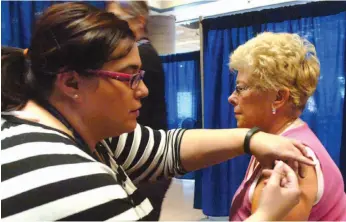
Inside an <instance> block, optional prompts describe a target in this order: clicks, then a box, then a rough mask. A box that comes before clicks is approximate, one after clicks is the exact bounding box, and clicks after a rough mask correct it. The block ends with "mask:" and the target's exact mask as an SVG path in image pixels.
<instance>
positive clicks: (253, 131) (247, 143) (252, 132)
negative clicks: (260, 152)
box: [244, 127, 261, 155]
mask: <svg viewBox="0 0 346 222" xmlns="http://www.w3.org/2000/svg"><path fill="white" fill-rule="evenodd" d="M260 130H261V129H260V128H258V127H254V128H252V129H250V130H249V131H248V132H247V133H246V136H245V139H244V152H245V153H247V154H250V155H251V151H250V139H251V137H252V136H253V135H255V134H256V133H258V132H259V131H260Z"/></svg>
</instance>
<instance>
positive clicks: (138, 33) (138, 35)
mask: <svg viewBox="0 0 346 222" xmlns="http://www.w3.org/2000/svg"><path fill="white" fill-rule="evenodd" d="M135 36H136V40H137V41H138V40H140V39H142V38H148V34H147V33H146V32H145V31H144V30H137V31H136V33H135Z"/></svg>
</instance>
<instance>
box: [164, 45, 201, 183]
mask: <svg viewBox="0 0 346 222" xmlns="http://www.w3.org/2000/svg"><path fill="white" fill-rule="evenodd" d="M161 58H162V62H163V69H164V71H165V84H166V87H165V89H166V93H165V97H166V105H167V124H168V129H174V128H184V129H193V128H201V127H202V124H201V123H202V115H201V113H202V103H201V78H200V52H199V51H198V52H190V53H183V54H175V55H166V56H162V57H161ZM180 178H181V179H194V178H195V172H190V173H187V174H185V175H184V176H182V177H180Z"/></svg>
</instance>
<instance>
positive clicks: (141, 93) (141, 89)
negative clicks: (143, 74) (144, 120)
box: [135, 80, 149, 99]
mask: <svg viewBox="0 0 346 222" xmlns="http://www.w3.org/2000/svg"><path fill="white" fill-rule="evenodd" d="M148 95H149V90H148V88H147V86H146V85H145V83H144V82H143V80H142V81H141V82H140V83H139V85H138V87H137V89H136V92H135V96H136V98H137V99H143V98H145V97H147V96H148Z"/></svg>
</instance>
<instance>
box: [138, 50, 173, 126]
mask: <svg viewBox="0 0 346 222" xmlns="http://www.w3.org/2000/svg"><path fill="white" fill-rule="evenodd" d="M138 48H139V55H140V57H141V60H142V69H143V70H144V71H145V77H144V83H145V84H146V86H147V87H148V89H149V96H148V97H147V98H144V99H143V100H142V104H143V106H142V109H141V114H140V116H139V118H138V123H139V124H141V125H144V126H150V127H151V128H153V129H156V130H158V129H164V130H166V129H167V113H166V100H165V76H164V71H163V66H162V62H161V58H160V57H159V55H158V54H157V52H156V50H155V49H154V48H153V46H152V45H151V44H143V45H140V46H139V47H138Z"/></svg>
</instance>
